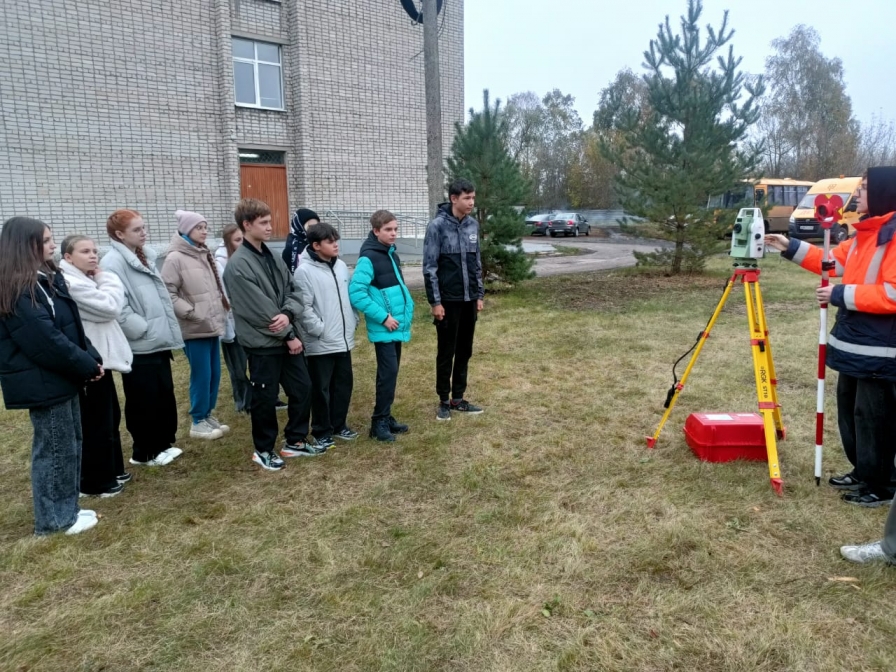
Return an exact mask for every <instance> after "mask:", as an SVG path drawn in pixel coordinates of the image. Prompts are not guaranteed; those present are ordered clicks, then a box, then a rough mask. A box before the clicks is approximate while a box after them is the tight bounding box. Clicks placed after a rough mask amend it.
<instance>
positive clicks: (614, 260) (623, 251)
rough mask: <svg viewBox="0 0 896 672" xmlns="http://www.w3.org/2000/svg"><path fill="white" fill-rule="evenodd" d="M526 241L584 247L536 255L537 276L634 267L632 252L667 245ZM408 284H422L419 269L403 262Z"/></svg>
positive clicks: (618, 240)
mask: <svg viewBox="0 0 896 672" xmlns="http://www.w3.org/2000/svg"><path fill="white" fill-rule="evenodd" d="M526 242H527V243H533V244H538V243H542V244H543V243H547V244H549V245H553V246H554V247H564V246H565V247H577V248H579V249H582V250H587V252H584V253H582V254H577V255H570V256H539V257H538V258H537V259H536V260H535V274H536V275H538V276H548V275H564V274H568V273H587V272H589V271H602V270H607V269H610V268H622V267H624V266H634V265H635V258H634V256H632V252H653V251H654V250H655V249H657V247H662V246H664V245H668V243H664V242H660V241H650V240H644V239H642V238H630V237H628V236H622V235H619V234H616V233H614V234H612V235H611V237H610V238H597V237H594V236H579V237H578V238H565V239H564V238H549V239H547V240H545V239H544V238H540V237H531V238H527V239H526ZM402 271H403V273H404V277H405V282H406V283H407V285H408V287H422V286H423V272H422V269H421V267H420V266H419V265H407V266H406V267H405V268H403V269H402Z"/></svg>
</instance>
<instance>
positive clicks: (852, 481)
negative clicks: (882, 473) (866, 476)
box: [828, 471, 865, 490]
mask: <svg viewBox="0 0 896 672" xmlns="http://www.w3.org/2000/svg"><path fill="white" fill-rule="evenodd" d="M828 485H830V486H831V487H832V488H836V489H837V490H861V489H862V487H863V486H864V485H865V484H864V483H862V481H860V480H859V479H857V478H856V477H855V474H854V472H852V471H851V472H849V473H848V474H843V475H842V476H833V477H831V478H830V479H829V480H828Z"/></svg>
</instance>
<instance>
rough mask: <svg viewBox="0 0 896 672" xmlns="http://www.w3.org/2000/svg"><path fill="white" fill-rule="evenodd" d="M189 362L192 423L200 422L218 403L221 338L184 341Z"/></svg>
mask: <svg viewBox="0 0 896 672" xmlns="http://www.w3.org/2000/svg"><path fill="white" fill-rule="evenodd" d="M184 353H185V354H186V355H187V360H188V361H189V362H190V415H191V416H192V417H193V424H194V425H195V424H196V423H197V422H202V421H203V420H205V419H206V418H207V417H208V416H210V415H211V414H212V411H213V410H215V406H217V405H218V387H219V386H220V385H221V339H219V338H218V337H217V336H216V337H214V338H193V339H190V340H189V341H184Z"/></svg>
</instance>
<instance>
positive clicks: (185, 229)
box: [174, 210, 208, 236]
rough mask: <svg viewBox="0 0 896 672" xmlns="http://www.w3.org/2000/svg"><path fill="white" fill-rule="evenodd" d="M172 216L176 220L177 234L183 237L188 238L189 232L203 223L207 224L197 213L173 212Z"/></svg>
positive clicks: (187, 211) (186, 211)
mask: <svg viewBox="0 0 896 672" xmlns="http://www.w3.org/2000/svg"><path fill="white" fill-rule="evenodd" d="M174 216H175V217H176V218H177V232H178V233H180V234H182V235H184V236H189V235H190V231H192V230H193V229H195V228H196V227H197V226H199V225H200V224H202V223H203V222H205V223H206V224H207V223H208V222H207V220H206V219H205V217H203V216H202V215H200V214H199V213H198V212H190V211H189V210H175V211H174Z"/></svg>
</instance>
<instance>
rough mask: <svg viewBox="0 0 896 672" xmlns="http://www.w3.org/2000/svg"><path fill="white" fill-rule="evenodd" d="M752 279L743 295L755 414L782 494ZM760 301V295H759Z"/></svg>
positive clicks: (766, 353) (773, 405)
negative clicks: (752, 376) (750, 350)
mask: <svg viewBox="0 0 896 672" xmlns="http://www.w3.org/2000/svg"><path fill="white" fill-rule="evenodd" d="M755 288H757V286H756V281H755V280H753V281H746V282H744V294H745V298H746V304H747V318H748V319H749V321H750V346H751V349H752V351H753V373H754V375H755V378H756V396H757V398H758V400H759V413H760V414H761V415H762V424H763V427H764V429H765V450H766V454H767V456H768V473H769V478H770V479H771V482H772V487H773V488H774V489H775V492H776V493H777V494H778V495H781V494H782V486H783V481H782V480H781V469H780V466H779V464H778V444H777V431H776V427H775V411H776V410H777V402H776V401H775V393H774V387H773V385H772V382H771V380H772V373H773V372H772V367H771V351H770V350H769V348H768V341H767V339H766V337H765V329H764V328H763V327H764V321H765V318H764V316H761V315H760V311H759V309H758V306H757V304H756V303H755V300H754V296H753V295H754V289H755ZM759 301H760V302H761V297H760V298H759Z"/></svg>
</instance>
